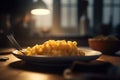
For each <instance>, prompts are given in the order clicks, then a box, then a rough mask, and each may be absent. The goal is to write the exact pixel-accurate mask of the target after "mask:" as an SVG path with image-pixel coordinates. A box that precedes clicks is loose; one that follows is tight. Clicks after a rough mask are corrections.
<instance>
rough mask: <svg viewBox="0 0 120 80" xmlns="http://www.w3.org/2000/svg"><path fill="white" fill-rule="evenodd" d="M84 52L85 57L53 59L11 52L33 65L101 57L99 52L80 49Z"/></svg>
mask: <svg viewBox="0 0 120 80" xmlns="http://www.w3.org/2000/svg"><path fill="white" fill-rule="evenodd" d="M82 50H83V51H85V56H63V57H53V56H45V55H39V56H25V55H20V54H17V51H13V54H14V56H16V57H17V58H19V59H22V60H24V61H26V62H30V63H34V64H36V63H37V64H41V63H42V64H55V63H57V64H61V63H64V64H66V63H72V62H73V61H91V60H95V59H97V58H98V57H100V56H101V54H102V53H101V52H99V51H95V50H90V49H82Z"/></svg>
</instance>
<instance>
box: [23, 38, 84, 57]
mask: <svg viewBox="0 0 120 80" xmlns="http://www.w3.org/2000/svg"><path fill="white" fill-rule="evenodd" d="M22 51H23V52H24V53H25V54H26V55H28V56H31V55H48V56H85V53H84V52H83V51H82V50H80V49H79V50H78V48H77V42H76V41H65V40H48V41H46V42H44V43H43V44H41V45H38V44H36V45H35V46H33V47H27V48H26V49H23V50H22Z"/></svg>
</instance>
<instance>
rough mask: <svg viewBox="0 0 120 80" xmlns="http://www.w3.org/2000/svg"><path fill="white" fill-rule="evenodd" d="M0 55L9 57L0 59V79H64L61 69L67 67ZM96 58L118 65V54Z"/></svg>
mask: <svg viewBox="0 0 120 80" xmlns="http://www.w3.org/2000/svg"><path fill="white" fill-rule="evenodd" d="M1 56H3V57H9V60H7V61H0V80H64V77H63V71H64V69H65V68H67V67H61V68H60V67H47V66H35V65H31V64H26V63H25V62H24V61H21V60H19V59H17V58H16V57H15V56H14V55H12V54H11V53H9V54H6V53H5V54H2V55H0V57H1ZM97 60H99V61H103V62H104V61H105V62H109V63H111V64H112V65H113V66H116V67H119V65H120V57H119V56H113V55H105V54H104V55H102V56H101V57H100V58H98V59H97ZM118 70H120V69H118ZM79 74H81V75H80V76H82V75H83V74H87V75H92V76H94V74H91V73H87V72H82V73H81V72H79ZM95 74H97V73H95ZM98 75H102V73H98ZM105 75H106V74H104V75H102V76H103V77H105V78H106V76H105ZM80 76H79V77H80ZM117 76H118V74H117ZM117 76H116V75H115V76H114V78H116V77H117ZM84 77H86V76H84ZM117 79H118V80H120V78H119V77H117ZM117 79H116V80H117ZM83 80H88V79H86V78H84V79H83Z"/></svg>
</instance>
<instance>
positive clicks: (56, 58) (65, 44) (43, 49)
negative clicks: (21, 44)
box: [13, 40, 102, 63]
mask: <svg viewBox="0 0 120 80" xmlns="http://www.w3.org/2000/svg"><path fill="white" fill-rule="evenodd" d="M21 51H22V52H24V53H25V54H26V55H23V54H22V53H21V52H19V51H18V50H15V51H13V54H14V55H15V56H16V57H17V58H19V59H22V60H24V61H26V62H35V63H36V62H37V63H59V62H73V61H90V60H95V59H97V58H98V57H100V55H101V54H102V53H101V52H99V51H95V50H90V49H84V48H80V47H77V42H76V41H66V40H48V41H46V42H44V43H43V44H36V45H35V46H33V47H27V48H24V49H22V50H21Z"/></svg>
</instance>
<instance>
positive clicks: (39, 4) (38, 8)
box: [31, 0, 50, 15]
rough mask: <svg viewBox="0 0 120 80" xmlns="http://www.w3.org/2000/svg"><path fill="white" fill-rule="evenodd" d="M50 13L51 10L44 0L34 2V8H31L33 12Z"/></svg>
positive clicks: (38, 13)
mask: <svg viewBox="0 0 120 80" xmlns="http://www.w3.org/2000/svg"><path fill="white" fill-rule="evenodd" d="M49 13H50V10H49V9H48V7H47V5H46V4H45V3H44V2H43V1H42V0H38V1H36V2H34V4H33V6H32V9H31V14H33V15H46V14H49Z"/></svg>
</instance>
